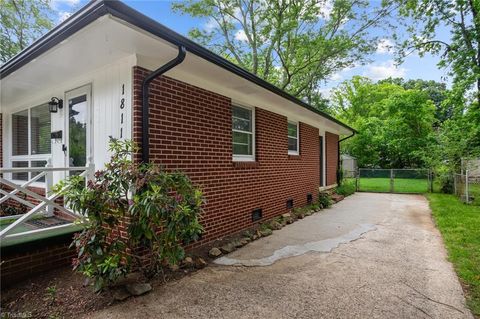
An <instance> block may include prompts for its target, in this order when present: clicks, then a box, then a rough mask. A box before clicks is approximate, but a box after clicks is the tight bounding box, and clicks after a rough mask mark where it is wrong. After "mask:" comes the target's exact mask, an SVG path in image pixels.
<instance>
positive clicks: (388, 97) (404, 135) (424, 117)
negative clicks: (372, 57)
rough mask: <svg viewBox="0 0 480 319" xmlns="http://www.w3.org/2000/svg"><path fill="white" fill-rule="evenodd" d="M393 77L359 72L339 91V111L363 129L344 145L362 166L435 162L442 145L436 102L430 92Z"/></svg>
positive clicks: (336, 94)
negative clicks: (374, 77)
mask: <svg viewBox="0 0 480 319" xmlns="http://www.w3.org/2000/svg"><path fill="white" fill-rule="evenodd" d="M391 82H392V81H390V82H388V81H383V82H380V83H373V82H372V81H371V80H369V79H367V78H363V77H354V78H353V79H352V80H350V81H345V82H343V83H342V84H340V85H339V87H338V88H336V89H335V90H334V91H333V93H332V101H331V104H332V107H333V108H334V110H335V114H336V115H337V116H338V117H339V118H340V119H342V120H344V121H345V122H346V123H348V124H350V125H352V126H353V127H355V128H357V129H358V130H359V132H360V133H359V134H358V135H357V136H356V137H354V138H352V139H349V140H346V141H345V142H344V143H342V147H343V149H344V150H345V151H347V152H348V153H350V154H351V155H353V156H355V157H356V158H357V160H358V164H359V166H360V167H382V168H412V167H430V166H431V165H433V164H434V160H435V159H436V158H435V157H433V156H432V153H433V152H434V151H436V149H437V147H436V146H437V145H436V140H435V132H434V129H433V124H434V122H435V106H434V103H433V102H432V100H431V99H430V97H429V94H428V93H427V92H426V91H422V90H419V89H405V88H403V87H402V86H400V85H398V84H395V83H391ZM397 82H398V81H397ZM402 82H403V81H402Z"/></svg>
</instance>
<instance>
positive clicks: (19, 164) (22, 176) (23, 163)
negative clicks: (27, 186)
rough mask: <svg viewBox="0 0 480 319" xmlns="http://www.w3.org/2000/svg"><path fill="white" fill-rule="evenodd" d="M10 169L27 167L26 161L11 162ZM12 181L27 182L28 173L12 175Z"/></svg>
mask: <svg viewBox="0 0 480 319" xmlns="http://www.w3.org/2000/svg"><path fill="white" fill-rule="evenodd" d="M12 167H13V168H17V167H28V162H27V161H21V162H20V161H18V162H12ZM12 179H15V180H19V181H28V173H27V172H21V173H12Z"/></svg>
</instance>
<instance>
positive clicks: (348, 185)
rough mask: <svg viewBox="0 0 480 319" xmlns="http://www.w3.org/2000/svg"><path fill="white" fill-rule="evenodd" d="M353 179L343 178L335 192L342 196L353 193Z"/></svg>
mask: <svg viewBox="0 0 480 319" xmlns="http://www.w3.org/2000/svg"><path fill="white" fill-rule="evenodd" d="M355 188H356V187H355V181H353V180H347V179H344V180H343V182H342V183H341V184H340V185H339V186H338V187H337V191H336V192H337V194H339V195H343V196H349V195H352V194H353V193H355Z"/></svg>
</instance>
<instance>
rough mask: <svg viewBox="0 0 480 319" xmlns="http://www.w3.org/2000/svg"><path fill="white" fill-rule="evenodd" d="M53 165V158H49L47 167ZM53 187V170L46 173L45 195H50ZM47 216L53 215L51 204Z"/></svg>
mask: <svg viewBox="0 0 480 319" xmlns="http://www.w3.org/2000/svg"><path fill="white" fill-rule="evenodd" d="M51 167H53V165H52V158H48V159H47V164H46V165H45V168H51ZM52 187H53V172H51V171H50V172H46V173H45V197H48V194H49V193H50V192H51V191H52ZM46 211H47V216H53V207H52V206H51V205H48V206H47V209H46Z"/></svg>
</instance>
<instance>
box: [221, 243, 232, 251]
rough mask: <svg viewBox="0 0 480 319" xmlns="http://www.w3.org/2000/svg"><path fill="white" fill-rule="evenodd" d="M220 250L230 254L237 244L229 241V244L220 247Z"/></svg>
mask: <svg viewBox="0 0 480 319" xmlns="http://www.w3.org/2000/svg"><path fill="white" fill-rule="evenodd" d="M220 250H221V251H222V253H224V254H229V253H231V252H232V251H234V250H235V245H234V244H233V243H228V244H225V245H223V246H222V247H220Z"/></svg>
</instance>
